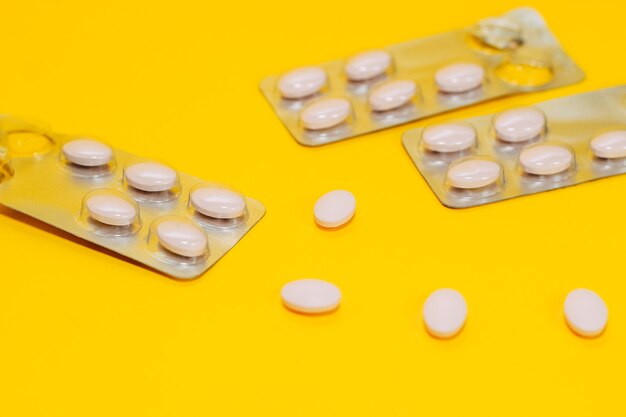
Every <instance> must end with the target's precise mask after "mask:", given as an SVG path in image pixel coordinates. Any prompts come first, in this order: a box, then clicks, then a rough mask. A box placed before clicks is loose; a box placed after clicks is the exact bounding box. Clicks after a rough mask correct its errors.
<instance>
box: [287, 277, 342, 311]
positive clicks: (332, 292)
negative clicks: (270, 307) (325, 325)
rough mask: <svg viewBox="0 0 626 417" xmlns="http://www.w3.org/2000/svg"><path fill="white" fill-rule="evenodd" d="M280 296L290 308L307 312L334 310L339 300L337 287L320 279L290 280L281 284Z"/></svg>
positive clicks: (339, 292)
mask: <svg viewBox="0 0 626 417" xmlns="http://www.w3.org/2000/svg"><path fill="white" fill-rule="evenodd" d="M280 296H281V298H282V300H283V303H284V304H285V306H286V307H287V308H289V309H290V310H294V311H297V312H300V313H308V314H316V313H317V314H319V313H326V312H329V311H332V310H335V309H336V308H337V307H339V302H340V301H341V291H340V290H339V288H337V287H336V286H335V285H333V284H331V283H330V282H326V281H322V280H320V279H300V280H297V281H292V282H290V283H288V284H285V285H284V286H283V288H282V290H281V291H280Z"/></svg>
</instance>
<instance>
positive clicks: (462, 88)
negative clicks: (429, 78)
mask: <svg viewBox="0 0 626 417" xmlns="http://www.w3.org/2000/svg"><path fill="white" fill-rule="evenodd" d="M484 79H485V70H484V69H483V67H481V66H480V65H476V64H471V63H459V64H453V65H449V66H447V67H444V68H442V69H440V70H439V71H437V73H436V74H435V82H436V83H437V86H438V87H439V90H440V91H442V92H444V93H464V92H466V91H470V90H473V89H475V88H478V87H480V86H481V85H482V84H483V81H484Z"/></svg>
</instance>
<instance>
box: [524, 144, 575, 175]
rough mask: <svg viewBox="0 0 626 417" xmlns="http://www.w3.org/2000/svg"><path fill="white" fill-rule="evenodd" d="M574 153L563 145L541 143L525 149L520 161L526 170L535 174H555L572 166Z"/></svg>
mask: <svg viewBox="0 0 626 417" xmlns="http://www.w3.org/2000/svg"><path fill="white" fill-rule="evenodd" d="M573 160H574V158H573V157H572V153H571V152H570V151H569V150H567V149H566V148H564V147H562V146H556V145H539V146H532V147H530V148H526V149H524V150H523V151H522V152H520V154H519V162H520V164H521V165H522V168H523V169H524V171H526V172H527V173H529V174H534V175H553V174H558V173H559V172H563V171H565V170H566V169H568V168H569V167H571V166H572V162H573Z"/></svg>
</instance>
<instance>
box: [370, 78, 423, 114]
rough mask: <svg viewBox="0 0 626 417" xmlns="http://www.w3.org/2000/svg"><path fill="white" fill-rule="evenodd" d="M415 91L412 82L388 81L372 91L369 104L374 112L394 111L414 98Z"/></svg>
mask: <svg viewBox="0 0 626 417" xmlns="http://www.w3.org/2000/svg"><path fill="white" fill-rule="evenodd" d="M415 90H416V86H415V83H414V82H413V81H410V80H397V81H390V82H388V83H384V84H383V85H381V86H380V87H377V88H376V89H374V91H372V93H371V94H370V96H369V103H370V106H372V109H373V110H374V111H386V110H392V109H396V108H398V107H400V106H403V105H404V104H406V103H408V102H409V101H411V99H413V97H414V96H415Z"/></svg>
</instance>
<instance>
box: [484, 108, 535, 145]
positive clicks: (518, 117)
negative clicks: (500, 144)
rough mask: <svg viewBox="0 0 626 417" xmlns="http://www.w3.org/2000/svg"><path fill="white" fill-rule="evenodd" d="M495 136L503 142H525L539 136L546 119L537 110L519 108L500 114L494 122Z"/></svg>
mask: <svg viewBox="0 0 626 417" xmlns="http://www.w3.org/2000/svg"><path fill="white" fill-rule="evenodd" d="M494 127H495V129H496V135H497V136H498V138H499V139H500V140H503V141H505V142H513V143H515V142H525V141H528V140H531V139H535V138H536V137H537V136H539V135H541V134H542V133H543V131H544V130H545V128H546V118H545V116H544V115H543V113H541V112H540V111H539V110H536V109H532V108H528V107H527V108H521V109H513V110H508V111H505V112H503V113H500V114H499V115H498V116H497V117H496V119H495V121H494Z"/></svg>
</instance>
